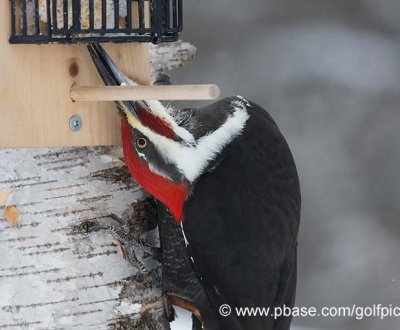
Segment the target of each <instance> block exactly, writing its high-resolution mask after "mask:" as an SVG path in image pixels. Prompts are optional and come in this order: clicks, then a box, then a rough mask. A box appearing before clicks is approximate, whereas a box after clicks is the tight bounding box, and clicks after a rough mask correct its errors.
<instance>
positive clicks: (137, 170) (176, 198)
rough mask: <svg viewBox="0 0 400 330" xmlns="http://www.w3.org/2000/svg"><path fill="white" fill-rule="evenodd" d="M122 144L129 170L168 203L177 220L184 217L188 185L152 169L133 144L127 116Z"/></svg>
mask: <svg viewBox="0 0 400 330" xmlns="http://www.w3.org/2000/svg"><path fill="white" fill-rule="evenodd" d="M121 133H122V146H123V150H124V157H125V162H126V165H127V166H128V170H129V172H130V173H131V175H132V176H133V177H134V179H135V180H136V181H137V183H139V184H140V185H141V186H142V187H143V189H144V190H146V191H147V192H148V193H149V194H151V195H152V196H154V197H155V198H157V199H158V200H159V201H160V202H161V203H163V204H164V205H166V206H167V207H168V208H169V209H170V211H171V212H172V214H173V216H174V218H175V220H176V221H177V222H179V221H181V220H182V217H183V214H182V213H183V204H184V202H185V200H186V198H187V195H188V186H187V185H186V184H184V183H181V184H177V183H174V182H172V181H171V180H168V179H166V178H164V177H162V176H160V175H158V174H155V173H153V172H151V171H150V169H149V167H148V166H147V165H146V164H145V163H144V162H143V161H142V160H141V159H140V158H139V156H138V155H137V153H136V151H135V150H134V148H133V146H132V129H131V127H130V126H129V124H128V122H127V120H126V119H125V118H122V119H121Z"/></svg>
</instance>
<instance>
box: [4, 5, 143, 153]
mask: <svg viewBox="0 0 400 330" xmlns="http://www.w3.org/2000/svg"><path fill="white" fill-rule="evenodd" d="M0 12H1V13H2V19H1V20H0V100H1V101H0V102H1V108H0V148H5V147H55V146H87V145H113V144H118V143H119V142H120V133H119V132H120V131H119V120H118V116H117V114H116V111H115V106H114V104H113V103H112V102H96V103H85V104H84V103H77V102H72V100H71V98H70V95H69V90H70V87H71V86H72V84H73V83H74V82H75V83H77V84H81V85H101V84H102V83H101V81H100V79H99V77H98V74H97V72H96V69H95V67H94V65H93V64H92V61H91V59H90V56H89V54H88V52H87V50H86V46H84V45H73V46H68V45H11V44H9V43H8V39H9V37H10V30H11V23H10V20H11V18H10V1H8V0H3V1H0ZM104 47H105V49H106V50H107V51H108V52H109V53H110V55H111V56H112V57H113V58H114V59H115V60H116V62H117V63H118V65H119V66H120V67H121V69H123V70H124V72H126V73H127V74H128V75H130V76H132V77H134V78H135V79H138V80H139V81H140V82H141V83H142V84H148V83H149V78H150V66H149V45H148V44H136V43H134V44H132V43H131V44H105V45H104ZM73 115H79V116H80V117H81V118H82V120H83V127H82V129H81V130H80V131H78V132H73V131H71V129H70V127H69V119H70V118H71V116H73Z"/></svg>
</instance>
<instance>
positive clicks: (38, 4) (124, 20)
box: [10, 0, 182, 44]
mask: <svg viewBox="0 0 400 330" xmlns="http://www.w3.org/2000/svg"><path fill="white" fill-rule="evenodd" d="M10 1H11V25H12V26H11V37H10V43H25V44H26V43H29V44H45V43H69V44H74V43H86V42H107V41H113V42H130V41H137V42H153V43H158V42H170V41H176V40H177V39H178V33H179V32H180V31H181V30H182V0H10Z"/></svg>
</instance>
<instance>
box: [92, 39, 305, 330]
mask: <svg viewBox="0 0 400 330" xmlns="http://www.w3.org/2000/svg"><path fill="white" fill-rule="evenodd" d="M89 51H90V54H91V56H92V59H93V60H94V63H95V64H96V67H97V69H98V71H99V73H100V75H101V77H102V78H103V81H104V82H105V84H106V85H121V84H134V82H133V81H132V80H130V79H129V78H127V77H126V76H124V75H123V74H122V73H121V72H120V71H119V70H118V68H117V66H116V65H115V63H114V62H113V61H112V60H111V58H110V57H109V56H108V55H107V53H106V52H105V51H104V49H103V48H102V47H101V46H99V45H89ZM117 105H118V108H119V110H120V112H121V114H122V116H121V129H122V143H123V150H124V158H125V161H126V164H127V166H128V169H129V171H130V173H131V174H132V176H133V177H134V179H135V180H136V181H137V182H138V183H139V184H140V185H141V186H142V187H143V188H144V189H145V190H146V191H147V192H148V193H150V194H151V195H152V196H154V198H155V199H156V200H157V201H158V209H159V217H161V220H160V219H159V221H158V224H159V226H160V236H161V245H162V248H163V250H165V253H166V254H168V256H167V257H165V258H163V260H164V266H163V269H164V270H165V271H166V272H167V274H166V275H165V274H163V276H166V277H168V278H167V280H164V283H166V285H167V286H168V288H167V289H166V292H167V294H170V295H175V296H177V297H179V298H182V299H185V300H186V301H188V302H190V303H192V304H194V306H195V307H196V308H197V309H198V311H199V313H198V314H196V316H197V319H195V322H194V327H196V326H199V327H201V326H202V327H203V328H205V329H228V330H231V329H279V330H283V329H289V327H290V322H291V318H290V317H283V316H280V317H276V316H278V315H274V314H273V312H274V308H276V307H283V306H286V307H292V306H293V304H294V298H295V290H296V247H297V233H298V227H299V221H300V188H299V180H298V175H297V171H296V166H295V163H294V160H293V157H292V155H291V152H290V150H289V147H288V145H287V143H286V141H285V139H284V137H283V135H282V134H281V132H280V130H279V128H278V127H277V125H276V123H275V122H274V121H273V119H272V118H271V116H270V115H269V114H268V113H267V111H265V110H264V109H262V108H261V107H260V106H258V105H256V104H255V103H252V102H250V101H247V100H246V99H245V98H243V97H240V96H236V97H229V98H226V99H223V100H221V101H218V102H216V103H214V104H211V105H209V106H206V107H203V108H199V109H184V110H177V109H173V108H171V107H166V106H164V105H163V104H162V103H161V102H159V101H129V102H117ZM116 231H117V230H114V232H116ZM174 276H175V277H179V280H178V279H177V278H174ZM171 291H175V292H171ZM225 304H226V305H229V307H227V306H226V305H225ZM221 306H223V307H222V308H221ZM241 307H242V308H243V307H244V308H245V307H249V308H252V307H255V308H256V307H260V308H265V311H266V312H267V314H268V315H265V314H264V315H258V316H252V315H238V313H237V308H241ZM220 308H221V309H220ZM229 308H230V311H231V312H230V313H229ZM268 308H269V310H268ZM228 314H229V315H228ZM199 320H201V322H202V325H201V324H200V323H199Z"/></svg>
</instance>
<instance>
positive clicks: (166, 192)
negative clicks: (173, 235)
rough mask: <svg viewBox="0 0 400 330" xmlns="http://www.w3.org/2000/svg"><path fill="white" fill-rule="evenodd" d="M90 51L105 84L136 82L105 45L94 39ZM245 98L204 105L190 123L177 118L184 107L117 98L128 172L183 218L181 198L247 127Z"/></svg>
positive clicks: (184, 196)
mask: <svg viewBox="0 0 400 330" xmlns="http://www.w3.org/2000/svg"><path fill="white" fill-rule="evenodd" d="M89 51H90V53H91V55H92V59H93V61H94V63H95V65H96V67H97V69H98V71H99V73H100V75H101V77H102V78H103V81H104V82H105V84H106V85H121V84H133V83H134V82H132V81H128V80H129V79H128V78H127V77H125V76H124V75H123V74H122V73H121V72H120V71H119V70H118V68H117V67H116V65H115V64H114V62H113V61H112V60H111V58H110V57H109V56H108V55H107V53H106V52H105V51H104V49H102V48H101V46H99V45H91V46H89ZM224 102H225V103H224ZM246 102H247V101H245V100H243V99H240V98H233V99H230V100H225V101H222V103H221V104H220V106H219V107H216V108H218V110H214V109H212V108H211V109H209V110H211V111H203V112H202V116H201V117H202V118H201V119H199V118H197V117H196V118H195V119H194V120H193V121H191V122H190V121H189V124H187V125H180V124H179V121H180V118H181V117H182V114H183V113H182V112H175V111H172V109H170V108H168V107H165V106H163V105H162V104H161V103H160V102H159V101H134V102H133V101H129V102H117V105H118V108H119V110H120V112H121V114H122V119H121V125H122V126H121V128H122V144H123V150H124V157H125V162H126V164H127V166H128V169H129V171H130V173H131V174H132V176H133V177H134V178H135V180H136V181H137V182H138V183H139V184H140V185H141V186H142V187H143V188H144V189H145V190H146V191H147V192H149V193H150V194H151V195H153V196H154V197H156V198H157V199H158V200H159V201H161V202H162V203H163V204H165V205H166V206H167V207H168V208H169V209H170V211H171V212H172V214H173V215H174V217H175V219H176V220H177V221H180V220H182V219H183V214H182V212H183V204H184V202H185V200H186V199H187V198H188V195H189V193H190V191H191V189H192V187H193V185H194V183H195V182H196V180H197V179H198V178H199V177H200V176H201V174H202V173H204V171H205V170H206V169H207V167H208V166H209V164H210V162H212V161H213V160H214V159H215V158H216V156H217V155H218V154H219V153H220V152H221V150H222V149H223V148H224V146H225V145H226V144H227V143H229V142H230V141H231V140H232V139H233V138H234V137H235V136H236V135H238V134H239V133H240V132H241V130H242V129H243V127H244V124H245V122H246V120H247V118H248V114H247V111H246V106H247V105H246ZM221 109H224V110H225V111H222V110H221ZM182 111H183V112H184V110H182Z"/></svg>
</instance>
